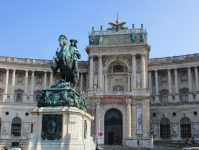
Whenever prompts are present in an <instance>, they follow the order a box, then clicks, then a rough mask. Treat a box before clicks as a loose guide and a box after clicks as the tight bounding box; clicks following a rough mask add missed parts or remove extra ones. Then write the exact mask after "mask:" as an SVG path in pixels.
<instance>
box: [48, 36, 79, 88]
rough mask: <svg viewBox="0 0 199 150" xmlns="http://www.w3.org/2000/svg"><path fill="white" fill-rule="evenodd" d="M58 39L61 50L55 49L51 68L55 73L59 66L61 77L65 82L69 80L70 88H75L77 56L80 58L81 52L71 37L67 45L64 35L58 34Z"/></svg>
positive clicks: (77, 71) (77, 76) (76, 81)
mask: <svg viewBox="0 0 199 150" xmlns="http://www.w3.org/2000/svg"><path fill="white" fill-rule="evenodd" d="M58 41H59V44H60V47H61V50H60V51H59V52H58V50H57V52H56V55H55V56H54V57H53V61H52V63H51V69H52V71H53V72H54V74H56V73H57V70H58V69H59V68H60V72H61V79H63V80H65V82H71V86H72V88H73V89H75V88H76V85H77V83H78V80H79V69H78V62H77V58H78V59H81V54H80V53H79V50H78V49H77V45H76V43H77V40H74V39H71V40H70V42H71V45H70V46H69V42H68V39H67V38H66V36H65V35H60V36H59V40H58Z"/></svg>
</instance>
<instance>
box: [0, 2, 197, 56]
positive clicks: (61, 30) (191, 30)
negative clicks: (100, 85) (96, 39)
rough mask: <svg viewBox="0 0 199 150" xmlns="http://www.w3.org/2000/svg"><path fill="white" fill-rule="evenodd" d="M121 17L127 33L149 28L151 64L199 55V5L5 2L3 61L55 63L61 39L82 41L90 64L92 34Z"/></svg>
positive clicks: (0, 8)
mask: <svg viewBox="0 0 199 150" xmlns="http://www.w3.org/2000/svg"><path fill="white" fill-rule="evenodd" d="M117 12H119V20H120V22H127V24H126V25H125V26H126V27H128V28H131V27H132V24H135V28H140V27H141V24H142V23H143V24H144V28H146V30H147V32H148V43H149V45H151V53H150V58H155V57H167V56H176V55H186V54H193V53H198V52H199V48H198V42H199V41H198V39H199V38H198V35H199V1H198V0H123V1H121V0H100V1H97V0H84V1H83V0H71V1H69V0H0V56H10V57H18V58H30V59H48V60H50V59H52V58H53V56H54V55H55V51H56V49H57V48H59V43H58V37H59V35H60V34H65V35H66V36H67V38H68V39H72V38H73V39H77V40H78V48H79V50H80V52H81V54H82V59H81V60H87V59H88V57H87V54H86V52H85V48H86V46H87V45H88V33H89V32H91V29H92V26H94V27H95V30H100V26H101V25H103V28H104V29H107V28H109V27H110V26H109V25H108V22H115V20H116V17H117Z"/></svg>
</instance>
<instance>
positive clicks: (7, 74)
mask: <svg viewBox="0 0 199 150" xmlns="http://www.w3.org/2000/svg"><path fill="white" fill-rule="evenodd" d="M9 70H10V69H6V82H5V90H4V94H3V102H6V100H7V96H8V77H9Z"/></svg>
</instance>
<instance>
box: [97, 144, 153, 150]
mask: <svg viewBox="0 0 199 150" xmlns="http://www.w3.org/2000/svg"><path fill="white" fill-rule="evenodd" d="M100 147H101V148H103V150H113V148H116V150H150V148H146V147H124V146H121V145H101V146H100Z"/></svg>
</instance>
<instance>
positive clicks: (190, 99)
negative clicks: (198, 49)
mask: <svg viewBox="0 0 199 150" xmlns="http://www.w3.org/2000/svg"><path fill="white" fill-rule="evenodd" d="M188 80H189V102H192V101H193V94H192V92H193V88H192V76H191V67H188Z"/></svg>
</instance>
